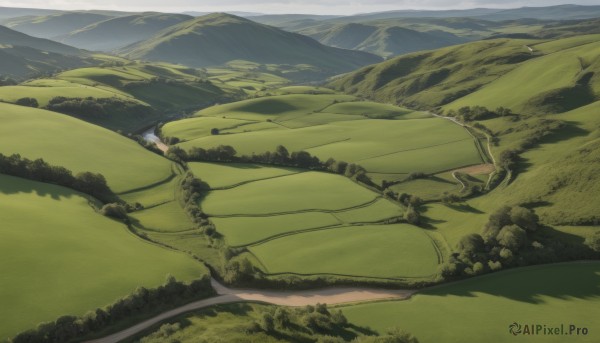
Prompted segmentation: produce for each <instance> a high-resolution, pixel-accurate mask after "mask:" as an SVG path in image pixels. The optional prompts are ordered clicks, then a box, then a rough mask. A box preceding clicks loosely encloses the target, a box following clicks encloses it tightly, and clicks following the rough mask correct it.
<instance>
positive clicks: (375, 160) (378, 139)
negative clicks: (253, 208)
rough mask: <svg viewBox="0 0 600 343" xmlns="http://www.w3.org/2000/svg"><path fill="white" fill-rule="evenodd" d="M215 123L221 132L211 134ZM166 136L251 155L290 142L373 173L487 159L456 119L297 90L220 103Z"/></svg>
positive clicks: (169, 128) (168, 129)
mask: <svg viewBox="0 0 600 343" xmlns="http://www.w3.org/2000/svg"><path fill="white" fill-rule="evenodd" d="M370 118H389V120H383V119H370ZM212 128H216V129H219V131H220V134H219V135H213V134H211V129H212ZM162 133H163V135H164V136H167V137H177V138H179V139H180V140H181V141H182V142H181V143H179V144H178V146H179V147H181V148H183V149H190V148H192V147H202V148H211V147H215V146H218V145H230V146H233V147H234V148H235V149H236V151H237V152H238V154H239V155H251V154H252V153H263V152H265V151H273V150H274V149H275V147H276V146H277V145H283V146H285V147H286V148H287V149H288V150H289V151H299V150H305V151H308V152H310V153H311V154H313V155H315V156H318V157H319V158H320V159H322V160H327V159H328V158H330V157H333V158H335V159H336V160H341V161H346V162H349V163H350V162H351V163H357V164H360V165H361V166H363V167H364V168H365V169H367V171H368V172H372V173H389V174H408V173H411V172H425V173H436V172H440V171H444V170H450V169H453V168H458V167H462V166H467V165H474V164H480V163H482V162H483V158H482V156H481V155H480V153H479V152H478V150H477V147H476V145H475V141H474V138H473V137H472V136H471V135H470V134H469V133H468V132H467V131H466V130H465V129H463V128H461V127H460V126H458V125H456V124H454V123H451V122H450V121H447V120H443V119H439V118H432V117H430V116H429V115H428V114H426V113H423V112H415V111H411V110H407V109H403V108H400V107H396V106H392V105H383V104H378V103H373V102H361V101H356V99H354V98H352V97H348V96H342V95H329V94H326V95H305V94H292V95H281V96H270V97H263V98H257V99H251V100H246V101H240V102H236V103H232V104H226V105H220V106H213V107H211V108H208V109H205V110H202V111H200V112H198V113H197V114H196V116H195V117H193V118H189V119H184V120H181V121H177V122H173V123H168V124H167V125H165V126H164V127H163V128H162Z"/></svg>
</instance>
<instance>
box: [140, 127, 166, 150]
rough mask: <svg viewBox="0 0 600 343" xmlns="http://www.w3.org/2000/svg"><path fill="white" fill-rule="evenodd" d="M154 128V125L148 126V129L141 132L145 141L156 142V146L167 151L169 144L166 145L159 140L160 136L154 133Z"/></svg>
mask: <svg viewBox="0 0 600 343" xmlns="http://www.w3.org/2000/svg"><path fill="white" fill-rule="evenodd" d="M155 130H156V127H155V126H153V127H151V128H149V129H148V130H146V131H144V132H143V133H142V137H143V138H144V139H145V140H146V141H147V142H149V143H154V144H156V146H157V147H158V148H159V149H160V150H162V151H163V152H167V150H169V146H168V145H166V144H165V143H164V142H163V141H161V140H160V137H158V136H157V135H155V134H154V131H155Z"/></svg>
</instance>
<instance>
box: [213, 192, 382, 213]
mask: <svg viewBox="0 0 600 343" xmlns="http://www.w3.org/2000/svg"><path fill="white" fill-rule="evenodd" d="M382 198H383V197H382V196H381V195H378V196H376V197H375V198H374V199H373V200H370V201H368V202H366V203H363V204H360V205H356V206H352V207H346V208H342V209H337V210H324V209H314V208H312V209H303V210H297V211H284V212H271V213H257V214H252V213H250V214H222V215H214V214H209V213H206V215H207V216H209V217H213V218H237V217H275V216H281V215H286V214H297V213H307V212H320V213H339V212H346V211H349V210H354V209H358V208H363V207H368V206H370V205H372V204H374V203H375V202H376V201H377V200H379V199H382Z"/></svg>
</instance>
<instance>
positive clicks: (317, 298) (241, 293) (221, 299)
mask: <svg viewBox="0 0 600 343" xmlns="http://www.w3.org/2000/svg"><path fill="white" fill-rule="evenodd" d="M211 284H212V286H213V288H214V289H215V290H216V291H217V294H218V295H217V296H215V297H212V298H208V299H204V300H199V301H196V302H193V303H189V304H187V305H183V306H181V307H178V308H175V309H172V310H170V311H167V312H163V313H161V314H159V315H157V316H156V317H153V318H150V319H148V320H145V321H143V322H141V323H139V324H136V325H134V326H132V327H130V328H127V329H125V330H122V331H119V332H117V333H114V334H112V335H109V336H106V337H103V338H99V339H95V340H91V341H86V342H84V343H117V342H120V341H122V340H124V339H126V338H128V337H131V336H133V335H135V334H137V333H140V332H142V331H144V330H146V329H148V328H150V327H151V326H153V325H156V324H158V323H160V322H162V321H164V320H166V319H169V318H172V317H175V316H178V315H181V314H184V313H187V312H190V311H194V310H198V309H202V308H205V307H209V306H213V305H219V304H229V303H235V302H243V301H256V302H263V303H268V304H274V305H282V306H306V305H315V304H317V303H325V304H328V305H335V304H343V303H352V302H364V301H375V300H387V299H408V298H410V297H411V296H412V295H413V294H414V293H415V292H416V290H384V289H375V288H362V287H360V288H358V287H332V288H323V289H319V290H307V291H264V290H253V289H231V288H227V287H225V286H224V285H222V284H220V283H219V282H218V281H217V280H215V279H211Z"/></svg>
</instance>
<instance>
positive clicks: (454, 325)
mask: <svg viewBox="0 0 600 343" xmlns="http://www.w3.org/2000/svg"><path fill="white" fill-rule="evenodd" d="M599 305H600V263H598V262H594V263H569V264H560V265H547V266H537V267H528V268H521V269H516V270H510V271H505V272H500V273H497V274H492V275H486V276H483V277H478V278H475V279H472V280H466V281H461V282H458V283H454V284H449V285H444V286H440V287H436V288H432V289H430V290H426V291H423V292H421V293H419V294H417V295H415V296H413V297H412V298H411V299H410V300H406V301H390V302H380V303H371V304H362V305H355V306H347V307H343V312H344V314H345V315H346V316H347V317H348V319H349V321H350V322H352V323H354V324H356V325H360V326H369V327H371V328H373V329H375V330H377V331H379V332H385V330H386V329H387V328H389V327H392V326H397V327H401V328H402V329H404V330H407V331H408V332H410V333H412V334H414V335H415V336H416V337H417V338H418V339H419V342H422V343H428V342H447V343H454V342H457V343H458V342H461V343H463V342H464V343H470V342H485V341H488V342H498V343H502V342H507V343H509V342H515V341H522V342H544V343H546V342H557V343H558V342H560V343H562V342H598V340H600V333H598V331H597V330H596V328H597V327H598V318H599V317H600V306H599ZM513 322H517V323H520V324H522V325H524V324H539V325H547V326H548V327H554V326H560V325H561V324H564V325H565V328H566V329H568V327H569V325H571V324H573V325H576V326H578V327H587V328H588V329H589V334H588V335H587V336H583V335H579V336H544V335H534V336H518V337H515V336H513V335H511V334H510V333H509V330H508V327H509V325H510V324H512V323H513Z"/></svg>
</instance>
